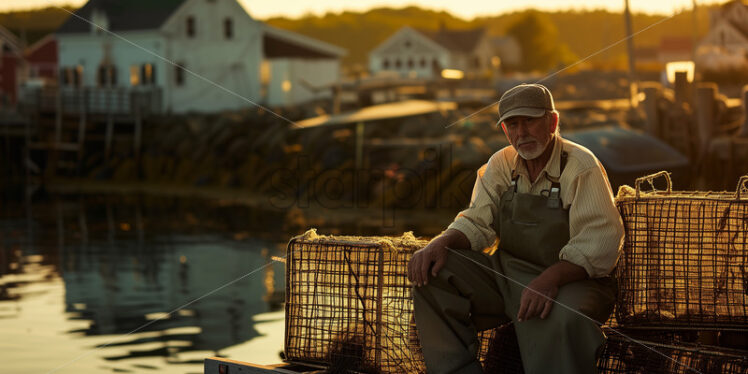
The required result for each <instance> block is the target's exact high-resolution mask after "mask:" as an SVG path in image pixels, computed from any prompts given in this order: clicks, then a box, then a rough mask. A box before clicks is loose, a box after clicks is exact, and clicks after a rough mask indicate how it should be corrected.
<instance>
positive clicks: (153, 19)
mask: <svg viewBox="0 0 748 374" xmlns="http://www.w3.org/2000/svg"><path fill="white" fill-rule="evenodd" d="M185 1H186V0H89V1H88V2H87V3H86V5H84V6H83V7H81V8H79V9H78V10H76V11H75V15H77V16H78V17H76V16H74V15H71V16H70V17H68V19H67V20H66V21H65V23H63V24H62V26H60V28H59V29H57V33H58V34H75V33H88V32H89V31H90V30H91V25H90V24H89V23H88V22H86V21H84V20H82V19H81V18H83V19H86V20H91V16H92V15H93V12H94V10H98V11H102V12H104V14H106V16H107V18H108V20H109V30H111V31H130V30H153V29H158V28H160V27H161V25H163V23H164V22H166V20H167V19H168V18H169V16H171V15H172V13H174V12H175V11H176V10H177V8H179V7H180V6H181V5H182V4H183V3H184V2H185ZM79 17H80V18H79Z"/></svg>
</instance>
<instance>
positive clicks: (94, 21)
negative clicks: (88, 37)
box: [91, 9, 109, 35]
mask: <svg viewBox="0 0 748 374" xmlns="http://www.w3.org/2000/svg"><path fill="white" fill-rule="evenodd" d="M105 30H109V17H107V16H106V13H104V11H102V10H99V9H94V10H93V11H92V12H91V33H93V34H96V35H100V34H102V33H104V31H105Z"/></svg>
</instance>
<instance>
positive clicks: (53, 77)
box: [23, 34, 58, 84]
mask: <svg viewBox="0 0 748 374" xmlns="http://www.w3.org/2000/svg"><path fill="white" fill-rule="evenodd" d="M23 55H24V58H25V60H26V64H27V65H28V78H29V79H30V80H41V81H42V82H43V83H44V84H52V83H55V82H57V69H58V68H57V40H55V38H54V36H53V35H52V34H50V35H47V36H45V37H44V38H42V39H41V40H39V41H38V42H36V43H34V44H33V45H32V46H30V47H29V48H27V49H26V51H24V53H23Z"/></svg>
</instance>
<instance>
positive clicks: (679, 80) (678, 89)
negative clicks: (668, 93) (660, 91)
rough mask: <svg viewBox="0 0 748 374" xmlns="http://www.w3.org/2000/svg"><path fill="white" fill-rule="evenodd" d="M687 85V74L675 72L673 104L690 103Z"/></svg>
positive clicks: (688, 86) (689, 89)
mask: <svg viewBox="0 0 748 374" xmlns="http://www.w3.org/2000/svg"><path fill="white" fill-rule="evenodd" d="M690 86H691V85H690V83H688V72H685V71H676V72H675V82H674V83H673V89H674V90H675V102H676V103H678V104H682V103H690V102H691V87H690Z"/></svg>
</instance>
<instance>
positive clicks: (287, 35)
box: [262, 24, 346, 58]
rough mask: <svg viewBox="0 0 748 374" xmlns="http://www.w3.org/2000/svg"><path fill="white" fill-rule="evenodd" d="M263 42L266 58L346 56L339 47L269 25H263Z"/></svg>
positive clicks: (344, 51)
mask: <svg viewBox="0 0 748 374" xmlns="http://www.w3.org/2000/svg"><path fill="white" fill-rule="evenodd" d="M262 41H263V49H264V51H263V52H264V54H265V57H266V58H279V57H305V58H336V57H341V56H344V55H345V54H346V50H345V49H343V48H340V47H338V46H335V45H332V44H329V43H325V42H323V41H321V40H317V39H313V38H310V37H307V36H304V35H301V34H297V33H295V32H291V31H287V30H283V29H278V28H275V27H272V26H270V25H267V24H262Z"/></svg>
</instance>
